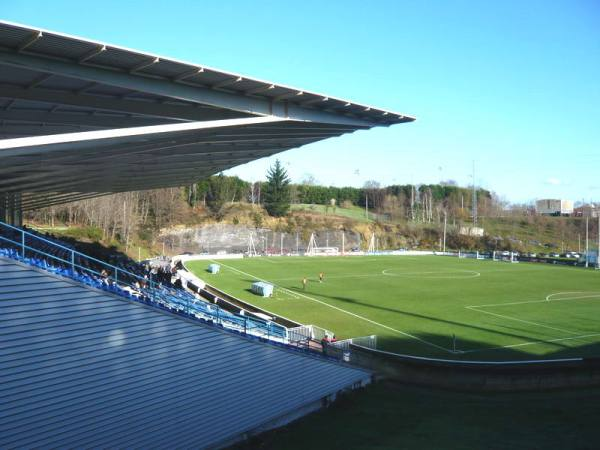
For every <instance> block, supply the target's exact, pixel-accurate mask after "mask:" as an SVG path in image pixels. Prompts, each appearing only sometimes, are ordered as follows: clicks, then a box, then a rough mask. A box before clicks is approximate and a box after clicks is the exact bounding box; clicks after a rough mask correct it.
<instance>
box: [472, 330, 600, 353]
mask: <svg viewBox="0 0 600 450" xmlns="http://www.w3.org/2000/svg"><path fill="white" fill-rule="evenodd" d="M596 336H600V333H592V334H581V335H579V336H570V337H566V338H556V339H547V340H543V339H542V340H539V341H527V342H522V343H520V344H510V345H502V346H500V347H489V348H477V349H473V350H463V351H462V352H461V353H479V352H487V351H490V350H502V349H504V348H514V347H525V346H527V345H536V344H551V343H553V342H561V341H572V340H577V339H585V338H589V337H596Z"/></svg>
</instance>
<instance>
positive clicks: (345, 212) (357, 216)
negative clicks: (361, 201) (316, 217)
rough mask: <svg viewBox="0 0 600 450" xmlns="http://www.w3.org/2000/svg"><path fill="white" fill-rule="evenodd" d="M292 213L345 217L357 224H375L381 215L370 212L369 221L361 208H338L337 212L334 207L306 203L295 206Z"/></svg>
mask: <svg viewBox="0 0 600 450" xmlns="http://www.w3.org/2000/svg"><path fill="white" fill-rule="evenodd" d="M291 210H292V211H302V212H306V213H310V214H322V215H325V216H331V217H336V216H337V217H343V218H345V219H351V220H354V221H357V222H374V221H375V220H376V219H378V218H379V215H377V214H375V213H372V212H369V218H368V219H367V217H366V214H365V209H364V208H361V207H359V206H349V207H345V208H342V207H341V206H336V208H335V210H334V209H333V208H332V207H329V208H327V207H326V206H325V205H308V204H305V203H298V204H294V205H292V207H291Z"/></svg>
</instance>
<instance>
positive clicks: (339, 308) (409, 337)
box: [187, 256, 600, 360]
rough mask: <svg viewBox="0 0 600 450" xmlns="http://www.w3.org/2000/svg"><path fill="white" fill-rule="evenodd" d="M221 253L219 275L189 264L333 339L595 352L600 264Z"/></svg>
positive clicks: (498, 350)
mask: <svg viewBox="0 0 600 450" xmlns="http://www.w3.org/2000/svg"><path fill="white" fill-rule="evenodd" d="M217 262H218V263H219V264H220V265H221V272H220V273H219V274H217V275H210V274H208V272H207V271H206V267H207V266H208V264H209V261H194V262H190V263H188V264H187V266H188V268H189V269H190V270H192V271H193V272H195V273H196V275H198V276H199V277H201V278H203V279H206V281H207V282H208V283H209V284H212V285H214V286H216V287H217V288H219V289H222V290H224V291H225V292H228V293H230V294H232V295H234V296H236V297H239V298H241V299H243V300H245V301H247V302H250V303H252V304H254V305H256V306H258V307H261V308H264V309H267V310H269V311H271V312H272V313H274V314H277V315H281V316H286V317H288V318H290V319H294V320H296V321H299V322H302V323H305V324H315V325H318V326H320V327H323V328H326V329H329V330H332V331H333V332H335V333H336V336H337V338H338V339H343V338H347V337H357V336H365V335H371V334H376V335H377V336H378V347H379V348H380V349H382V350H387V351H392V352H396V353H403V354H411V355H419V356H432V357H442V358H453V359H469V360H528V359H554V358H569V357H579V356H600V271H594V270H584V269H581V268H575V267H565V266H552V265H548V264H532V263H519V264H511V263H504V262H494V261H489V260H485V261H480V260H474V259H458V258H452V257H442V256H353V257H312V258H308V257H270V258H264V257H263V258H246V259H240V260H222V261H217ZM320 272H323V273H324V280H323V282H322V283H320V282H319V273H320ZM304 277H307V278H308V283H307V287H306V289H303V287H302V279H303V278H304ZM257 280H264V281H269V282H271V283H273V284H275V286H276V289H275V295H274V297H272V298H261V297H258V296H256V295H254V294H252V293H251V291H250V286H251V284H252V282H254V281H257Z"/></svg>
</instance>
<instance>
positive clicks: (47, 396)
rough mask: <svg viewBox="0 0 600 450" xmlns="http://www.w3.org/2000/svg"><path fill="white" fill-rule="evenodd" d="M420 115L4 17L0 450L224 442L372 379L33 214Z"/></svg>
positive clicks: (167, 183) (296, 336)
mask: <svg viewBox="0 0 600 450" xmlns="http://www.w3.org/2000/svg"><path fill="white" fill-rule="evenodd" d="M412 120H414V119H413V118H412V117H410V116H407V115H404V114H399V113H394V112H391V111H384V110H381V109H378V108H374V107H371V106H367V105H361V104H356V103H353V102H350V101H347V100H342V99H337V98H334V97H330V96H326V95H323V94H317V93H312V92H309V91H306V90H301V89H296V88H290V87H287V86H283V85H278V84H274V83H271V82H265V81H261V80H255V79H252V78H249V77H246V76H242V75H239V74H233V73H228V72H223V71H220V70H215V69H211V68H208V67H205V66H200V65H197V64H190V63H186V62H182V61H177V60H174V59H172V58H165V57H162V56H157V55H153V54H148V53H143V52H139V51H134V50H131V49H126V48H123V47H119V46H115V45H111V44H106V43H102V42H96V41H90V40H86V39H82V38H78V37H73V36H68V35H65V34H62V33H57V32H52V31H48V30H41V29H37V28H32V27H28V26H25V25H19V24H15V23H10V22H4V21H0V309H1V313H2V314H1V315H0V320H1V321H2V328H1V331H0V334H2V339H1V340H0V342H2V345H1V346H0V370H1V372H2V375H3V383H2V385H1V387H0V398H1V401H2V404H3V405H4V408H2V409H1V410H0V447H1V448H13V447H17V448H32V447H71V448H74V447H77V448H87V447H103V448H113V447H119V448H126V447H134V446H135V447H152V448H174V447H177V448H180V447H194V448H204V447H221V446H225V445H227V444H229V443H232V442H234V441H236V440H238V439H241V438H244V437H246V436H248V435H250V434H252V433H254V432H257V431H260V430H263V429H267V428H269V427H272V426H275V425H281V424H283V423H286V422H287V421H289V420H292V419H294V418H295V417H298V416H300V415H302V414H305V413H307V412H309V411H312V410H314V409H316V408H318V407H320V406H321V405H322V404H323V402H324V401H325V403H326V402H327V401H328V400H330V399H332V398H333V397H335V395H336V393H337V392H339V391H341V390H343V389H348V388H352V387H357V386H361V385H364V384H365V383H368V382H369V380H370V377H371V375H370V373H369V372H366V371H363V370H358V369H355V368H353V367H350V366H347V365H344V364H342V363H340V362H336V361H332V360H330V359H328V358H327V357H325V356H324V355H322V354H317V353H315V352H314V351H313V350H314V349H311V348H310V347H309V346H307V345H304V346H303V342H305V341H306V340H308V339H310V338H311V337H312V335H311V336H307V335H306V333H303V332H302V330H303V328H302V327H298V329H292V330H290V329H288V328H286V327H285V326H282V325H281V324H279V323H276V322H274V321H270V320H267V319H264V318H261V317H258V316H256V315H252V314H243V311H239V310H235V308H233V309H232V308H228V307H224V306H226V305H227V303H226V302H220V301H219V302H218V304H216V303H217V298H216V297H215V295H214V294H212V293H210V292H208V291H205V290H203V287H202V286H196V287H195V289H194V291H195V292H191V291H190V290H189V289H187V288H189V287H190V286H189V283H188V282H187V281H186V280H185V278H179V280H178V283H179V285H180V286H177V283H175V285H173V284H172V283H171V281H172V279H171V277H170V276H169V275H170V274H169V273H168V272H164V273H162V274H155V273H153V272H148V270H147V269H145V268H143V267H141V266H138V265H136V264H135V263H133V262H131V261H127V260H120V259H119V258H114V259H113V258H112V256H110V255H100V256H99V255H95V256H91V255H88V254H86V253H84V252H82V251H80V249H78V248H76V247H77V246H72V245H66V244H65V243H64V242H58V241H56V240H55V239H53V238H52V237H50V236H45V235H41V234H39V233H36V232H34V231H32V230H26V229H24V228H22V213H23V211H28V210H34V209H36V208H40V207H47V206H52V205H55V204H61V203H66V202H70V201H74V200H81V199H86V198H92V197H97V196H101V195H107V194H110V193H115V192H127V191H133V190H142V189H153V188H163V187H173V186H182V185H187V184H190V183H193V182H197V181H199V180H201V179H202V178H204V177H207V176H209V175H211V174H214V173H217V172H220V171H222V170H225V169H228V168H230V167H233V166H236V165H238V164H243V163H246V162H249V161H252V160H255V159H259V158H262V157H265V156H270V155H273V154H276V153H278V152H282V151H285V150H288V149H291V148H296V147H299V146H302V145H305V144H309V143H312V142H316V141H319V140H322V139H327V138H330V137H335V136H340V135H342V134H345V133H350V132H353V131H356V130H361V129H369V128H372V127H376V126H389V125H393V124H398V123H404V122H410V121H412Z"/></svg>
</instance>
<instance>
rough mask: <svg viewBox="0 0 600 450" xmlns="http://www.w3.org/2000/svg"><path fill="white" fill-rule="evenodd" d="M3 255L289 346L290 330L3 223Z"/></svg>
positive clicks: (0, 232)
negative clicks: (288, 331) (232, 310)
mask: <svg viewBox="0 0 600 450" xmlns="http://www.w3.org/2000/svg"><path fill="white" fill-rule="evenodd" d="M0 256H6V257H9V258H12V259H16V260H20V261H23V262H25V263H27V264H30V265H33V266H36V267H39V268H41V269H44V270H46V271H49V272H52V273H55V274H58V275H61V276H64V277H68V278H71V279H74V280H76V281H79V282H81V283H84V284H86V285H88V286H92V287H95V288H99V289H102V290H105V291H109V292H112V293H114V294H117V295H121V296H123V297H127V298H129V299H132V300H136V301H139V302H142V303H145V304H148V305H151V306H154V307H157V308H161V309H164V310H168V311H170V312H174V313H176V314H180V315H184V316H186V317H188V318H191V319H196V320H200V321H201V322H204V323H212V324H215V325H220V326H222V327H223V328H226V329H229V330H234V331H236V332H238V333H242V334H248V335H253V336H258V337H261V338H266V339H267V340H271V341H276V342H284V343H287V342H288V336H287V328H285V327H284V326H282V325H278V324H276V323H273V322H270V321H266V320H262V319H259V318H254V317H250V316H246V315H239V314H234V313H232V312H230V311H226V310H224V309H223V308H220V307H219V306H217V305H213V304H210V303H208V302H207V301H204V300H201V299H198V298H196V297H195V296H194V295H192V294H191V293H189V292H187V291H185V290H181V289H173V288H169V287H166V286H163V285H161V284H160V283H158V282H156V281H154V280H152V279H151V278H146V277H145V276H142V275H139V274H135V273H133V272H131V271H129V270H125V269H123V268H122V267H118V266H114V265H112V264H108V263H106V262H104V261H101V260H99V259H96V258H93V257H91V256H88V255H86V254H83V253H81V252H78V251H76V250H75V249H73V248H70V247H67V246H65V245H63V244H59V243H58V242H54V241H53V240H50V239H48V238H45V237H42V236H39V235H37V234H34V233H31V232H29V231H25V230H23V229H21V228H17V227H14V226H12V225H8V224H6V223H3V222H0Z"/></svg>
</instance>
